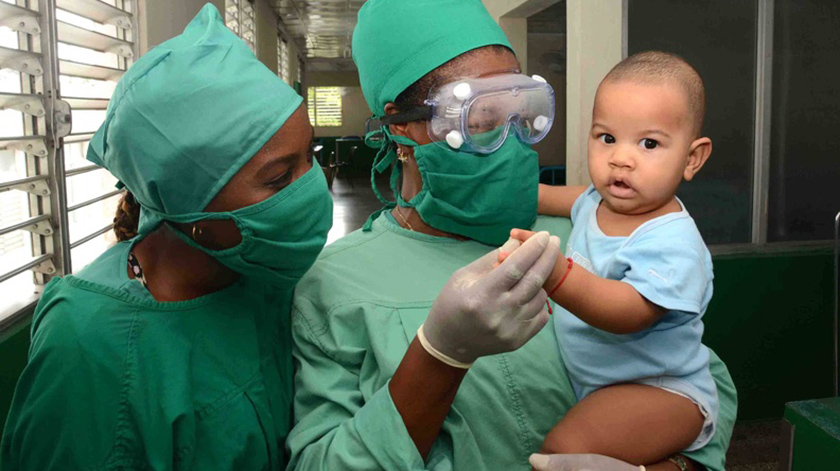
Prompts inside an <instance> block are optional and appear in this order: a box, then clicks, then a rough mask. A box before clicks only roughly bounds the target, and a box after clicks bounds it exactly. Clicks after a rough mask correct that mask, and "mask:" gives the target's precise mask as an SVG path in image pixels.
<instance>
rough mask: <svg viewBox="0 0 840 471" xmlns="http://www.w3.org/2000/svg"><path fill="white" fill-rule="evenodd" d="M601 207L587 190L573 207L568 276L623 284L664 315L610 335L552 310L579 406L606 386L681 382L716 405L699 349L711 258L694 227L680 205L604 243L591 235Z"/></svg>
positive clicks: (709, 293)
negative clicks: (584, 273)
mask: <svg viewBox="0 0 840 471" xmlns="http://www.w3.org/2000/svg"><path fill="white" fill-rule="evenodd" d="M600 203H601V196H600V195H599V194H598V192H597V191H595V188H594V187H592V186H590V187H589V188H588V189H587V190H586V191H585V192H584V193H583V194H582V195H581V196H580V197H579V198H578V199H577V200H576V201H575V204H574V206H573V207H572V223H573V224H574V228H573V230H572V233H571V235H570V236H569V242H568V245H567V246H566V252H565V253H566V256H567V257H571V258H572V260H574V262H575V263H576V264H577V266H576V267H575V268H574V269H575V270H581V269H585V270H589V271H590V272H592V273H594V274H596V275H598V276H600V277H602V278H609V279H611V280H620V281H622V282H625V283H629V284H630V285H631V286H633V288H635V289H636V291H638V292H639V293H640V294H641V295H642V296H644V297H645V298H647V299H648V300H649V301H651V302H652V303H654V304H657V305H659V306H661V307H663V308H665V309H667V310H668V312H667V313H666V314H665V315H664V316H663V317H662V318H661V319H660V320H659V321H658V322H657V323H655V324H654V325H653V326H651V327H650V328H648V329H647V330H644V331H642V332H637V333H634V334H626V335H616V334H611V333H608V332H605V331H603V330H599V329H596V328H595V327H592V326H590V325H588V324H586V323H585V322H583V321H581V320H580V319H578V318H577V317H575V316H574V315H573V314H571V313H570V312H568V311H566V310H565V309H563V308H560V307H558V309H557V311H556V313H555V316H554V326H555V329H556V332H557V339H558V344H559V346H560V351H561V353H562V355H563V359H564V360H565V363H566V366H567V368H568V371H569V375H570V377H571V379H572V382H573V385H574V387H575V393H576V394H577V396H578V399H582V398H583V397H585V396H586V395H588V394H589V393H591V392H593V391H595V390H596V389H598V388H600V387H603V386H607V385H610V384H616V383H622V382H632V381H638V380H642V379H646V378H656V377H663V376H667V377H674V378H681V379H684V380H685V381H686V382H688V383H691V385H692V386H693V388H691V389H698V390H699V392H700V393H701V395H702V396H706V397H705V398H696V397H693V399H695V400H696V399H705V400H703V401H702V402H707V401H715V399H716V394H715V392H714V382H713V380H712V377H711V375H710V374H709V350H708V348H706V347H705V346H704V345H702V344H701V339H702V336H703V322H702V320H701V318H702V317H703V313H705V312H706V306H708V304H709V300H711V298H712V278H713V274H712V258H711V255H710V254H709V250H708V249H707V248H706V244H705V243H704V242H703V238H702V237H701V235H700V232H699V231H698V230H697V226H696V225H695V224H694V220H693V219H692V218H691V216H690V215H689V214H688V211H686V209H685V206H683V204H682V202H681V201H680V202H679V203H680V207H682V211H680V212H677V213H670V214H666V215H664V216H660V217H658V218H655V219H652V220H650V221H648V222H646V223H644V224H642V225H641V226H639V228H637V229H636V230H635V231H633V233H632V234H631V235H630V236H628V237H611V236H607V235H605V234H604V233H603V232H602V231H601V229H600V228H599V227H598V221H597V218H596V216H595V213H596V210H597V209H598V205H599V204H600ZM691 396H696V394H691ZM711 396H715V397H714V398H713V397H711ZM715 402H716V401H715ZM705 405H706V406H710V408H711V409H713V410H714V409H716V407H715V406H716V404H705Z"/></svg>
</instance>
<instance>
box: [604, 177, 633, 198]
mask: <svg viewBox="0 0 840 471" xmlns="http://www.w3.org/2000/svg"><path fill="white" fill-rule="evenodd" d="M609 191H610V194H611V195H613V196H615V197H616V198H630V197H632V196H633V195H634V194H635V193H636V191H635V190H633V187H631V186H630V185H628V184H627V182H625V181H624V180H619V179H613V180H611V181H610V187H609Z"/></svg>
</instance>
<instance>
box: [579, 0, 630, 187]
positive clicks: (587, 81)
mask: <svg viewBox="0 0 840 471" xmlns="http://www.w3.org/2000/svg"><path fill="white" fill-rule="evenodd" d="M567 5H568V6H567V48H566V52H567V55H566V64H567V71H566V182H567V183H568V184H569V185H586V184H589V183H590V179H589V170H588V166H587V161H586V160H587V141H588V139H587V136H588V135H589V128H590V127H591V125H592V107H593V105H594V102H595V91H596V90H597V89H598V84H599V83H601V79H603V78H604V76H605V75H607V72H609V71H610V69H611V68H612V67H613V66H614V65H615V64H617V63H618V62H619V61H621V59H622V58H623V57H624V55H625V54H626V52H625V51H626V34H625V31H624V27H625V22H624V18H625V15H626V11H624V8H626V2H625V1H624V0H568V3H567Z"/></svg>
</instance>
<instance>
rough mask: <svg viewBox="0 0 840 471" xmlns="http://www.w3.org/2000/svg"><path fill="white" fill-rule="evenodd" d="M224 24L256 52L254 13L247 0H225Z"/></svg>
mask: <svg viewBox="0 0 840 471" xmlns="http://www.w3.org/2000/svg"><path fill="white" fill-rule="evenodd" d="M225 24H226V25H227V27H228V29H230V30H231V31H233V32H234V33H235V34H236V35H237V36H239V37H240V38H242V39H243V40H244V41H245V43H246V44H248V47H249V48H251V51H253V52H254V54H256V53H257V26H256V15H255V14H254V6H253V5H252V4H251V2H249V0H225Z"/></svg>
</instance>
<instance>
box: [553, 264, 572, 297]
mask: <svg viewBox="0 0 840 471" xmlns="http://www.w3.org/2000/svg"><path fill="white" fill-rule="evenodd" d="M566 260H568V261H569V266H568V268H566V273H565V274H564V275H563V278H560V281H559V282H557V285H556V286H555V287H554V289H552V290H551V292H550V293H548V297H549V298H550V297H551V296H552V295H553V294H554V292H555V291H557V290H558V289H560V285H562V284H563V282H564V281H566V277H567V276H569V272H570V271H572V266H573V265H574V264H575V263H574V262H573V261H572V259H571V258H567V259H566Z"/></svg>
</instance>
